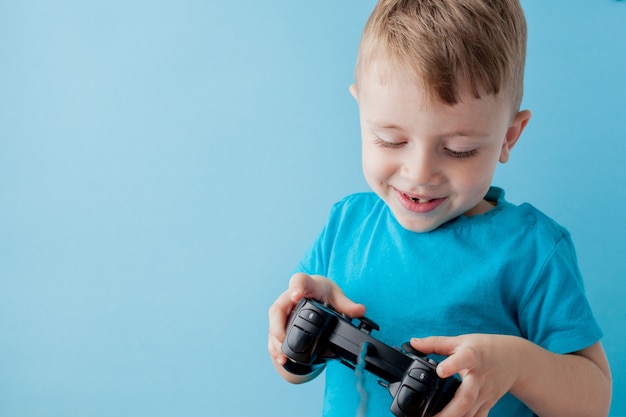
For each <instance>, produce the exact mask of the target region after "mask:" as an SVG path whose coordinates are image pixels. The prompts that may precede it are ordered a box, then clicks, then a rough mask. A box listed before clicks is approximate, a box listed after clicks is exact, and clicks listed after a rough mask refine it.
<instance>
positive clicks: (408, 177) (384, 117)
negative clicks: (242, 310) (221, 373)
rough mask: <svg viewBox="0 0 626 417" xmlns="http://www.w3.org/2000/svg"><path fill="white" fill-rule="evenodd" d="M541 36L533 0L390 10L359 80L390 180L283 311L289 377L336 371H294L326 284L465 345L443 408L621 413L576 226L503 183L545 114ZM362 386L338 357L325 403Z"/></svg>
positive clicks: (355, 212)
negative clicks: (532, 93) (522, 142)
mask: <svg viewBox="0 0 626 417" xmlns="http://www.w3.org/2000/svg"><path fill="white" fill-rule="evenodd" d="M525 42H526V24H525V19H524V15H523V12H522V9H521V6H520V5H519V3H518V0H497V1H494V0H447V1H443V0H441V1H432V0H381V1H380V2H379V3H378V4H377V5H376V7H375V9H374V11H373V13H372V15H371V16H370V19H369V20H368V22H367V24H366V26H365V29H364V31H363V36H362V39H361V43H360V46H359V55H358V60H357V66H356V72H355V84H354V85H352V86H351V87H350V91H351V93H352V95H353V96H354V98H355V99H356V101H357V103H358V105H359V111H360V119H361V130H362V154H363V172H364V175H365V178H366V180H367V182H368V184H369V185H370V187H371V188H372V190H373V191H374V192H373V193H362V194H356V195H352V196H349V197H347V198H345V199H344V200H343V201H341V202H339V203H337V204H336V205H335V206H334V207H333V209H332V211H331V214H330V218H329V220H328V223H327V224H326V226H325V228H324V230H323V231H322V233H321V235H320V236H319V238H318V240H317V241H316V242H315V244H314V245H313V247H312V248H311V249H310V250H309V252H308V253H307V254H306V255H305V257H304V258H303V260H302V261H301V262H300V264H299V266H298V271H299V272H298V273H296V274H295V275H294V276H293V277H292V279H291V281H290V283H289V289H288V290H287V291H285V292H284V293H283V294H282V295H280V296H279V297H278V299H277V300H276V301H275V302H274V304H273V305H272V307H271V308H270V312H269V316H270V336H269V343H268V346H269V352H270V355H271V356H272V358H273V359H274V364H275V366H276V369H277V370H278V372H279V373H280V374H281V375H282V376H283V377H284V378H285V379H286V380H288V381H290V382H293V383H300V382H305V381H308V380H310V379H312V378H314V377H316V376H317V375H318V374H319V373H320V372H321V370H317V371H315V372H314V373H312V374H310V375H304V376H300V375H293V374H290V373H288V372H286V371H285V369H284V368H283V367H282V365H283V364H284V363H285V361H286V358H285V356H284V355H283V354H282V353H281V350H280V348H281V343H282V341H283V340H284V335H285V323H286V319H287V317H288V315H289V313H290V311H291V310H292V309H293V307H294V305H295V304H296V303H297V302H298V300H300V299H301V298H302V297H310V298H316V299H319V300H322V301H325V302H328V303H329V304H331V305H332V306H334V307H335V309H337V310H338V311H340V312H343V313H345V314H347V315H349V316H351V317H359V316H362V315H364V314H365V306H367V308H368V316H369V317H371V318H373V319H374V320H376V321H377V322H378V324H379V325H380V328H381V331H380V332H379V333H378V334H377V336H376V337H377V338H379V339H380V340H382V341H383V342H385V343H387V344H389V345H392V346H394V345H395V346H399V345H400V344H402V343H403V342H405V341H407V340H410V341H411V345H412V346H413V347H414V348H416V349H417V350H420V351H422V352H424V353H426V354H429V355H430V354H436V355H444V356H447V358H446V359H444V360H443V361H441V362H440V365H439V366H438V368H437V373H438V374H439V375H440V376H441V377H448V376H451V375H454V374H457V373H458V374H459V375H460V376H461V378H462V384H461V387H460V388H459V390H458V391H457V393H456V395H455V397H454V398H453V399H452V401H451V402H450V403H449V404H448V405H447V406H446V407H445V408H444V410H442V411H441V412H440V413H439V414H438V416H440V417H458V416H468V417H469V416H487V415H489V416H492V417H494V416H495V417H499V416H501V417H505V416H506V417H517V416H532V415H538V416H542V417H550V416H559V417H563V416H568V417H573V416H581V417H582V416H584V417H592V416H606V415H608V410H609V406H610V400H611V375H610V369H609V365H608V362H607V359H606V356H605V354H604V350H603V348H602V345H601V344H600V342H599V340H600V338H601V336H602V333H601V330H600V329H599V327H598V325H597V323H596V322H595V320H594V318H593V315H592V313H591V310H590V308H589V304H588V302H587V300H586V297H585V294H584V289H583V284H582V278H581V276H580V272H579V269H578V266H577V261H576V255H575V252H574V249H573V245H572V242H571V239H570V236H569V234H568V232H567V231H566V230H565V229H563V228H562V227H560V226H559V225H558V224H556V223H555V222H554V221H552V220H551V219H549V218H548V217H547V216H545V215H544V214H542V213H541V212H539V211H538V210H537V209H535V208H534V207H533V206H531V205H529V204H522V205H520V206H515V205H513V204H511V203H508V202H507V201H506V200H505V199H504V192H503V191H502V190H501V189H498V188H495V187H491V181H492V179H493V175H494V171H495V167H496V165H497V163H498V162H502V163H505V162H507V160H508V159H509V154H510V151H511V149H512V148H513V146H514V145H515V144H516V142H517V140H518V139H519V137H520V135H521V133H522V131H523V130H524V128H525V126H526V124H527V123H528V121H529V119H530V116H531V114H530V112H529V111H527V110H524V111H520V110H519V106H520V103H521V99H522V84H523V72H524V60H525ZM344 291H345V293H344ZM352 300H357V301H359V303H360V304H357V303H355V302H353V301H352ZM432 335H437V336H432ZM367 384H368V391H369V395H370V397H369V402H368V413H370V414H369V415H376V416H379V415H389V414H390V413H389V405H390V404H391V397H390V395H389V394H388V392H386V390H384V389H382V388H380V387H377V386H376V384H375V381H374V382H373V383H372V381H369V380H368V381H367ZM355 385H356V379H355V375H354V372H353V371H351V370H350V369H348V368H347V367H345V366H343V365H341V364H339V363H337V362H336V361H330V362H329V363H328V364H327V365H326V393H325V402H324V415H325V416H342V417H345V416H350V415H355V413H356V410H357V408H358V406H359V395H358V394H357V393H356V389H354V388H352V387H355Z"/></svg>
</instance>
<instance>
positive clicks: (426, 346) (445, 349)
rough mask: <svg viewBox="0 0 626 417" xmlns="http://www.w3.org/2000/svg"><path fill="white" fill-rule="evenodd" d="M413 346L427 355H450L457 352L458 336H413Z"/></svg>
mask: <svg viewBox="0 0 626 417" xmlns="http://www.w3.org/2000/svg"><path fill="white" fill-rule="evenodd" d="M411 346H413V347H414V348H415V349H417V350H419V351H420V352H424V353H425V354H427V355H428V354H430V353H435V354H437V355H444V356H450V355H452V354H453V353H454V352H455V350H456V348H457V346H458V340H457V338H456V337H445V336H430V337H424V338H421V339H419V338H412V339H411Z"/></svg>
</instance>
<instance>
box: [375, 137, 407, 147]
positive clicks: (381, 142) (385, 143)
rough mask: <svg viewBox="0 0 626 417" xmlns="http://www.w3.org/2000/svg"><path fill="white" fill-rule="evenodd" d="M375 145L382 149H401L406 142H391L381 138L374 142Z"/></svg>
mask: <svg viewBox="0 0 626 417" xmlns="http://www.w3.org/2000/svg"><path fill="white" fill-rule="evenodd" d="M374 143H375V144H376V145H378V146H380V147H381V148H387V149H397V148H401V147H402V146H404V144H405V143H406V142H389V141H386V140H383V139H381V138H376V139H375V140H374Z"/></svg>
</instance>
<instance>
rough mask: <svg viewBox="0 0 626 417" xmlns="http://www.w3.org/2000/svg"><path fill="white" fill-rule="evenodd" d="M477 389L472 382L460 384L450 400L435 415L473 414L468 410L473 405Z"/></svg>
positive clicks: (455, 415) (442, 416)
mask: <svg viewBox="0 0 626 417" xmlns="http://www.w3.org/2000/svg"><path fill="white" fill-rule="evenodd" d="M477 398H478V389H477V388H476V387H472V384H471V383H470V384H461V386H460V387H459V389H458V390H457V392H456V393H455V394H454V397H453V398H452V400H451V401H450V402H449V403H448V405H446V406H445V407H444V409H443V410H441V411H440V412H439V413H438V414H437V415H436V417H458V416H473V414H471V413H470V412H471V411H472V409H473V408H474V407H475V404H476V399H477Z"/></svg>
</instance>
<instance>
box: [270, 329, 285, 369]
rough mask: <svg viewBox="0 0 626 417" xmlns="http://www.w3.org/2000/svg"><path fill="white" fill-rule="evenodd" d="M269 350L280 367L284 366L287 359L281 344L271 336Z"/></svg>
mask: <svg viewBox="0 0 626 417" xmlns="http://www.w3.org/2000/svg"><path fill="white" fill-rule="evenodd" d="M267 350H268V352H269V354H270V357H271V358H272V359H274V361H276V363H278V364H279V365H281V366H282V365H284V364H285V363H286V362H287V357H286V356H285V354H284V353H283V352H282V349H281V343H280V342H279V341H278V339H276V338H275V337H273V336H272V335H269V337H268V342H267Z"/></svg>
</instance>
